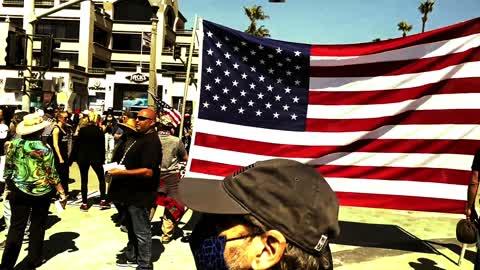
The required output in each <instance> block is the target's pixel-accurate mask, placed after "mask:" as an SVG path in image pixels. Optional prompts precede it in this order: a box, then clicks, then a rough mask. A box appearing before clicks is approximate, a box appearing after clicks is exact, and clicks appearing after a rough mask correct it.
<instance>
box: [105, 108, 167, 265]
mask: <svg viewBox="0 0 480 270" xmlns="http://www.w3.org/2000/svg"><path fill="white" fill-rule="evenodd" d="M136 129H137V132H138V134H139V135H138V137H136V138H135V139H134V140H130V141H127V143H126V144H125V145H124V147H123V150H122V151H123V154H121V155H120V156H122V158H121V160H120V161H119V164H122V165H125V170H122V169H112V170H109V171H108V174H110V175H111V176H112V183H111V187H110V191H109V197H110V199H111V200H114V201H117V202H120V203H122V205H123V206H124V209H125V211H126V226H127V229H128V244H127V248H126V249H125V253H124V254H123V256H121V257H120V258H119V260H118V261H117V265H118V266H138V269H147V270H148V269H153V264H152V261H151V258H152V254H151V248H152V232H151V228H150V220H149V213H150V208H151V207H152V206H153V203H154V199H155V195H156V190H157V186H158V181H157V179H158V177H159V173H160V170H159V165H160V164H161V162H162V145H161V143H160V140H159V138H158V136H157V133H156V132H155V112H154V111H153V110H151V109H143V110H141V111H139V112H138V114H137V124H136Z"/></svg>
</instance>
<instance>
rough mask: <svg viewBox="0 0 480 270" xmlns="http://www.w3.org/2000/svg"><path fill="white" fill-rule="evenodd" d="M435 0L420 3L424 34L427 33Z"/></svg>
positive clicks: (419, 8)
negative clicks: (426, 27)
mask: <svg viewBox="0 0 480 270" xmlns="http://www.w3.org/2000/svg"><path fill="white" fill-rule="evenodd" d="M433 4H435V1H434V0H425V2H422V3H420V6H419V7H418V10H419V11H420V13H422V15H423V16H422V33H423V32H425V24H426V23H427V20H428V13H431V12H432V10H433Z"/></svg>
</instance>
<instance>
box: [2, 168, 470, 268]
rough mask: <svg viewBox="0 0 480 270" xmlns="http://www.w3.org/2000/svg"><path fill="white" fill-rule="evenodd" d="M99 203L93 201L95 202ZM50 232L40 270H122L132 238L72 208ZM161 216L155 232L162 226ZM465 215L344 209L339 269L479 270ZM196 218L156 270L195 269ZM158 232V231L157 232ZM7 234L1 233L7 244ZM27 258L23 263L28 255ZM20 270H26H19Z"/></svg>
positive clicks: (158, 254) (161, 253)
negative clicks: (466, 237)
mask: <svg viewBox="0 0 480 270" xmlns="http://www.w3.org/2000/svg"><path fill="white" fill-rule="evenodd" d="M71 178H74V179H76V181H75V183H73V184H71V189H73V190H79V189H80V179H79V176H78V169H77V167H76V164H74V165H73V166H72V167H71ZM90 179H91V181H90V183H89V191H90V192H91V193H92V195H95V191H96V190H97V180H96V177H95V175H94V173H93V171H92V170H91V171H90ZM92 199H93V198H92ZM51 212H52V214H51V215H50V217H49V228H48V230H47V232H46V235H45V258H46V262H45V263H44V265H42V266H41V267H40V268H39V269H41V270H44V269H45V270H48V269H51V270H53V269H89V270H96V269H99V270H100V269H101V270H104V269H118V267H116V266H115V254H116V253H117V252H118V251H119V250H120V249H122V248H123V247H124V245H125V244H126V241H127V235H126V234H125V233H123V232H121V231H120V230H119V228H118V227H115V226H114V224H113V222H112V221H111V217H112V215H113V214H115V213H116V210H115V209H109V210H100V209H99V208H98V207H96V206H94V207H92V208H91V209H90V210H89V211H88V212H87V213H85V212H80V209H79V205H78V203H76V202H71V203H70V205H68V206H67V209H66V211H65V212H64V213H63V214H61V215H57V213H56V210H55V207H54V206H53V204H52V207H51ZM162 212H163V209H161V208H159V209H158V210H157V213H156V217H155V220H154V221H155V222H154V224H153V226H154V228H155V229H157V228H159V226H160V223H159V217H160V216H161V213H162ZM460 218H462V216H461V215H452V214H439V213H427V212H408V211H395V210H383V209H366V208H355V207H342V208H341V209H340V220H341V228H342V234H341V237H340V238H339V239H337V240H336V241H335V243H334V244H333V245H332V251H333V256H334V264H335V269H340V270H344V269H419V270H420V269H473V264H472V261H473V259H474V250H475V249H474V247H473V246H469V247H468V250H467V252H466V254H465V259H464V260H463V263H462V266H461V267H458V266H457V264H456V262H457V261H458V257H459V255H458V254H459V253H460V244H459V243H458V242H457V241H456V239H455V225H456V223H457V221H458V220H459V219H460ZM194 219H195V215H193V218H192V212H191V211H188V212H187V214H186V215H185V216H184V217H183V219H182V223H181V225H180V228H181V230H179V232H177V234H176V237H177V238H176V239H175V241H173V242H171V243H169V244H167V245H162V244H161V243H160V240H159V239H160V237H159V235H155V236H154V239H153V254H154V256H153V257H154V261H155V262H154V266H155V269H182V270H184V269H187V270H188V269H195V266H194V262H193V259H192V256H191V253H190V250H189V247H188V243H185V242H182V240H184V239H183V237H182V235H185V234H188V233H189V232H191V228H192V224H193V223H194ZM156 231H158V230H156ZM4 238H5V232H1V233H0V240H4ZM26 248H27V245H24V247H23V248H22V253H21V255H20V258H19V260H18V263H20V262H21V260H22V259H23V257H24V256H25V254H26V251H25V249H26ZM17 269H20V268H19V267H17Z"/></svg>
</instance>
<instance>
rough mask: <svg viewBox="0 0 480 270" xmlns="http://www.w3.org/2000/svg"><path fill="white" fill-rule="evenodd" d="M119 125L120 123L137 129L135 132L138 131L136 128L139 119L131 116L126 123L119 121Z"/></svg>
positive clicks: (134, 129)
mask: <svg viewBox="0 0 480 270" xmlns="http://www.w3.org/2000/svg"><path fill="white" fill-rule="evenodd" d="M118 125H119V126H122V127H126V128H129V129H131V130H133V131H135V132H136V131H137V128H136V125H137V121H135V119H133V118H129V119H128V120H127V122H125V123H119V124H118Z"/></svg>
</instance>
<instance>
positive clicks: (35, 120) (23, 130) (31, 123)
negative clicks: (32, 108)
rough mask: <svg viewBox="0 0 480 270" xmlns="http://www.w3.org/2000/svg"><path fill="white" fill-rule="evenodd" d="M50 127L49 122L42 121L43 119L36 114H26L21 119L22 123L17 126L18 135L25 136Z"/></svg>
mask: <svg viewBox="0 0 480 270" xmlns="http://www.w3.org/2000/svg"><path fill="white" fill-rule="evenodd" d="M48 125H50V122H49V121H45V120H43V117H42V116H41V115H40V114H38V113H31V114H27V115H25V116H24V117H23V121H22V122H20V124H18V126H17V130H16V131H17V134H18V135H27V134H31V133H34V132H36V131H39V130H41V129H44V128H45V127H47V126H48Z"/></svg>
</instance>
